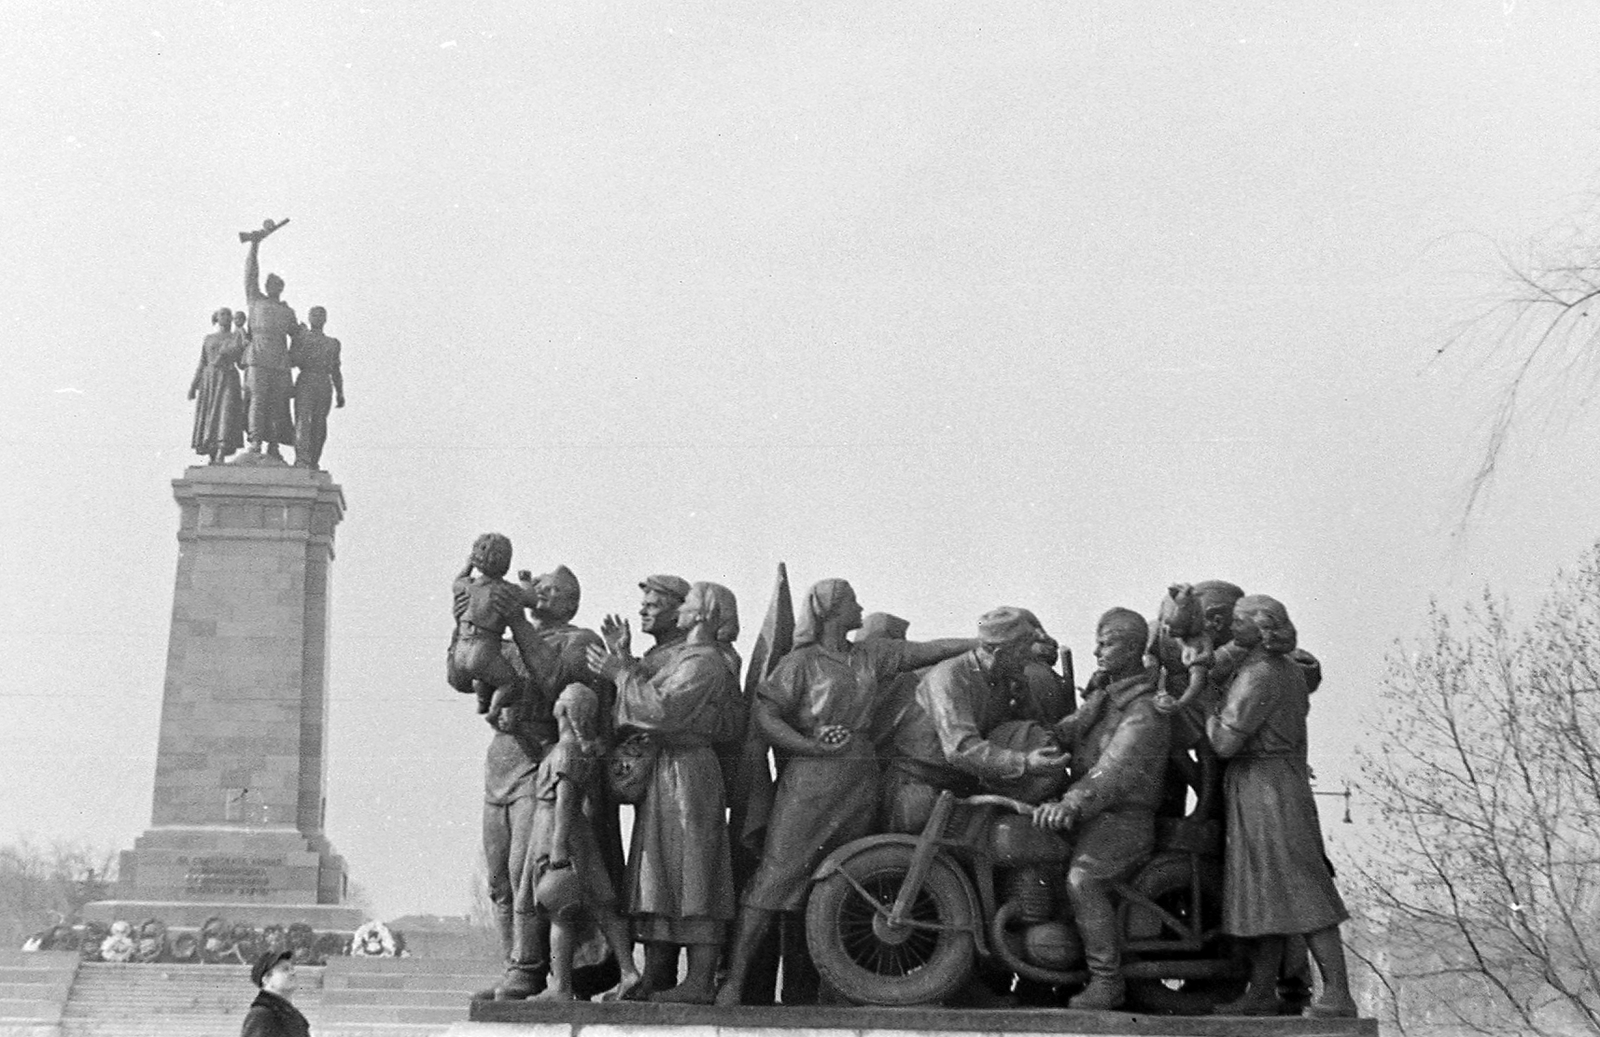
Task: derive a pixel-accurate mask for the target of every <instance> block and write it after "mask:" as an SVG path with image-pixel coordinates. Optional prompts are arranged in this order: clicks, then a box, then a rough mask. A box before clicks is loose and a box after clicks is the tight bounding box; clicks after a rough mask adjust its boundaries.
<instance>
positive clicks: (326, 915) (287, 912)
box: [83, 900, 366, 934]
mask: <svg viewBox="0 0 1600 1037" xmlns="http://www.w3.org/2000/svg"><path fill="white" fill-rule="evenodd" d="M147 918H154V919H157V920H158V921H160V922H161V923H162V924H163V925H165V926H166V927H167V928H168V929H169V930H170V929H199V928H200V927H201V926H202V925H204V924H205V922H206V919H208V918H221V919H223V920H224V921H226V922H229V923H230V924H231V923H243V924H245V925H249V926H252V927H254V928H256V929H261V928H265V927H266V926H269V925H281V926H283V927H285V928H287V927H289V926H291V925H293V924H294V923H296V922H304V923H305V924H307V925H309V926H310V927H311V928H313V929H315V930H316V931H317V932H319V933H346V934H348V933H351V932H354V931H355V930H356V928H357V927H358V926H360V925H361V923H363V922H365V921H366V919H365V918H363V917H361V912H360V911H359V910H358V909H356V908H353V907H343V906H341V905H337V904H240V903H237V902H226V903H224V902H217V903H209V904H208V903H201V902H199V901H193V900H188V901H184V900H96V901H94V902H93V903H90V904H86V905H84V908H83V920H84V921H86V922H104V923H106V924H107V925H109V924H111V923H112V922H119V921H120V922H132V923H133V924H135V925H137V924H138V923H140V922H142V921H144V920H145V919H147Z"/></svg>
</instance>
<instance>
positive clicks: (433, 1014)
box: [318, 1001, 467, 1030]
mask: <svg viewBox="0 0 1600 1037" xmlns="http://www.w3.org/2000/svg"><path fill="white" fill-rule="evenodd" d="M318 1018H319V1020H320V1022H321V1024H322V1025H324V1026H328V1025H332V1024H336V1023H359V1024H368V1025H373V1024H378V1023H383V1024H395V1023H400V1024H404V1025H408V1026H424V1025H426V1026H435V1027H437V1028H439V1029H441V1030H442V1029H444V1028H445V1027H447V1026H449V1025H450V1024H451V1023H459V1022H465V1021H466V1019H467V1004H466V1002H464V1001H463V1002H462V1003H461V1004H458V1005H455V1006H454V1007H449V1008H446V1007H442V1006H441V1007H417V1008H400V1007H395V1006H393V1005H323V1006H322V1011H321V1012H320V1013H319V1014H318Z"/></svg>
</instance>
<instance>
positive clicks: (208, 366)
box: [189, 308, 244, 464]
mask: <svg viewBox="0 0 1600 1037" xmlns="http://www.w3.org/2000/svg"><path fill="white" fill-rule="evenodd" d="M211 323H212V324H214V325H216V327H217V330H216V331H213V332H212V333H211V334H209V335H207V336H206V339H205V342H203V343H201V346H200V364H199V366H197V367H196V368H195V369H194V380H193V381H191V382H190V383H189V399H191V400H194V401H195V404H194V433H193V435H191V436H190V437H189V446H190V447H191V448H192V449H193V450H194V452H195V453H197V454H200V455H201V456H202V457H205V458H206V459H207V461H208V462H209V463H210V464H221V463H222V462H223V461H224V460H226V459H227V457H228V455H229V454H232V453H235V452H236V451H238V450H239V449H241V448H242V447H243V446H244V398H243V397H242V396H241V395H240V389H239V358H240V356H242V355H243V354H244V342H243V341H242V340H241V339H240V338H239V336H237V335H235V334H234V333H233V330H232V329H233V311H232V310H230V309H227V308H223V309H220V310H218V311H216V312H215V313H213V314H212V315H211Z"/></svg>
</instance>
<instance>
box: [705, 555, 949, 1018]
mask: <svg viewBox="0 0 1600 1037" xmlns="http://www.w3.org/2000/svg"><path fill="white" fill-rule="evenodd" d="M860 626H861V605H860V604H859V603H858V602H857V601H856V592H855V590H854V589H853V588H852V587H851V586H850V584H848V583H847V582H845V581H844V580H838V579H833V580H823V581H821V582H820V583H818V584H817V585H816V586H814V587H812V588H811V592H810V593H809V594H808V595H806V600H805V602H804V604H803V606H802V609H801V614H800V616H799V618H798V621H797V623H796V626H795V638H794V650H793V651H791V652H790V653H789V654H788V655H786V656H784V657H783V661H782V662H780V663H779V664H778V668H777V669H775V670H774V671H773V672H772V675H771V676H770V677H768V678H767V679H766V681H765V682H763V684H762V685H761V688H760V690H759V691H758V692H757V694H756V699H755V702H754V704H753V705H752V707H751V719H752V721H753V723H754V725H755V727H756V729H757V730H758V731H760V732H761V734H762V736H763V737H764V738H765V739H766V740H767V742H768V743H769V744H770V745H772V746H773V748H775V749H776V750H777V752H778V754H779V756H780V757H782V758H783V760H784V764H783V770H782V773H781V774H780V775H779V778H778V788H777V791H776V793H775V798H774V801H773V805H772V816H771V817H770V818H769V819H768V822H767V840H766V844H765V847H764V848H763V851H762V854H761V863H760V865H759V866H758V867H757V868H756V872H755V875H754V876H752V878H751V879H750V883H749V885H748V886H747V887H746V888H745V891H744V896H743V903H742V904H741V905H740V912H739V930H738V935H737V937H736V938H735V941H734V947H733V955H732V957H733V961H732V963H731V964H730V967H729V969H728V973H727V976H726V978H725V979H724V980H723V984H722V988H721V990H719V991H718V993H717V1003H718V1004H722V1005H737V1004H739V1003H740V1001H741V999H742V997H743V994H744V985H745V977H746V975H747V973H748V971H749V967H750V963H751V958H752V956H753V955H754V954H755V952H756V949H757V948H758V947H759V946H760V945H761V941H762V938H763V937H764V936H765V935H766V934H767V932H768V930H769V929H770V928H771V926H772V921H773V919H774V917H776V915H777V914H778V912H780V911H798V910H800V908H801V907H802V905H803V904H804V899H805V895H806V890H807V889H808V888H809V884H810V879H811V873H812V872H813V871H814V870H815V869H816V867H817V865H818V864H820V863H822V859H823V858H824V857H826V856H827V855H828V854H830V853H832V852H833V851H834V850H836V849H838V848H839V847H841V846H843V845H845V844H846V843H848V842H850V841H852V840H854V839H859V838H860V837H862V836H864V835H869V834H871V831H872V824H873V820H874V817H875V815H876V813H877V809H878V758H877V753H876V751H875V749H874V747H873V737H874V734H875V733H876V732H874V731H873V730H872V726H873V720H874V718H875V716H878V715H881V713H882V709H881V707H882V701H881V699H882V697H883V695H884V694H885V692H884V691H882V690H880V689H886V688H887V687H888V686H889V684H890V682H891V681H893V679H894V678H895V677H896V676H897V675H898V674H900V673H902V672H904V671H907V670H915V669H919V668H921V667H924V666H931V665H933V664H934V663H936V662H940V661H942V660H944V659H948V658H950V657H951V656H954V655H960V654H961V653H962V652H965V651H967V650H969V649H971V648H972V647H974V645H975V644H976V642H975V641H970V640H965V639H949V640H943V641H927V642H917V641H906V640H896V639H889V638H871V639H868V640H863V641H858V642H856V643H854V644H852V643H850V642H849V641H848V640H847V639H846V638H847V635H848V634H849V632H850V631H852V630H855V629H857V628H859V627H860Z"/></svg>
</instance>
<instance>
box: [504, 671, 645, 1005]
mask: <svg viewBox="0 0 1600 1037" xmlns="http://www.w3.org/2000/svg"><path fill="white" fill-rule="evenodd" d="M554 712H555V718H556V724H557V727H558V730H559V732H560V734H559V736H558V740H557V742H556V744H555V746H554V747H553V748H552V749H551V750H550V752H549V753H548V754H546V756H545V758H544V761H543V762H542V763H540V764H539V773H538V776H537V777H536V778H535V779H534V817H533V832H532V834H531V836H530V837H529V841H528V857H529V863H530V864H531V865H532V866H531V867H529V868H527V869H525V871H524V874H525V875H527V876H528V878H527V880H526V881H531V882H533V883H535V886H534V903H535V904H536V905H537V906H538V908H539V910H540V912H541V913H543V914H547V915H548V916H549V917H550V984H549V986H547V987H546V988H545V990H544V992H543V993H541V994H539V995H537V997H536V1000H546V1001H571V1000H573V998H574V996H575V995H574V994H573V989H572V958H573V952H574V951H575V950H576V948H577V945H578V943H579V936H580V933H581V930H580V928H579V923H580V922H581V921H582V920H583V917H584V915H588V916H589V917H590V918H592V919H594V921H595V923H596V924H597V925H598V926H599V928H600V932H601V934H602V935H604V937H605V941H606V945H607V946H608V947H610V948H611V953H612V954H613V955H614V956H615V957H616V959H617V966H618V968H619V969H620V970H621V974H622V979H621V982H620V983H618V984H617V987H616V989H615V990H614V991H612V992H610V993H608V994H605V995H602V1000H612V999H613V998H615V997H616V996H617V995H618V994H619V993H620V992H621V991H626V990H629V989H631V988H633V987H635V986H637V985H638V983H639V970H638V969H637V968H635V966H634V963H633V940H632V937H631V934H630V932H629V929H628V921H627V919H625V918H623V917H622V916H621V915H620V914H618V912H617V894H616V890H615V889H613V888H612V885H611V879H610V878H609V877H608V876H607V874H606V867H605V862H604V861H603V860H602V859H601V857H600V844H599V842H598V841H597V840H596V838H595V833H594V828H593V826H592V825H591V824H590V823H589V818H588V816H587V815H586V814H585V812H584V805H585V800H586V799H588V797H589V796H590V795H592V794H593V792H594V788H595V783H596V782H597V781H599V779H600V770H601V766H602V763H603V760H602V755H603V753H604V751H605V749H604V743H602V742H601V740H600V733H599V732H600V699H599V696H597V695H596V694H595V693H594V691H593V690H592V689H590V688H589V687H588V686H587V685H584V684H569V685H567V686H566V688H565V689H564V690H563V691H562V692H561V695H560V696H559V697H558V698H557V699H556V704H555V710H554Z"/></svg>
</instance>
